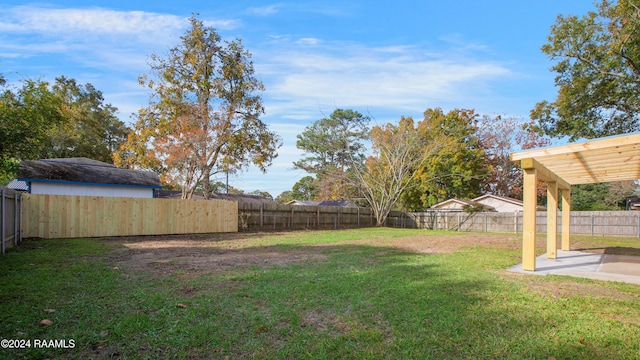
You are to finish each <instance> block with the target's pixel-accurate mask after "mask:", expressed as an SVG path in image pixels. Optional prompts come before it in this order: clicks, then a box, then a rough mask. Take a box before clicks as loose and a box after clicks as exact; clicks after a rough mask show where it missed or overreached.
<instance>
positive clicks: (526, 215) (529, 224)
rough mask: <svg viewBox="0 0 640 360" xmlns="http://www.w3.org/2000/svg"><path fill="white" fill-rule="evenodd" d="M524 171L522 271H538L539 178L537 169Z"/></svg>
mask: <svg viewBox="0 0 640 360" xmlns="http://www.w3.org/2000/svg"><path fill="white" fill-rule="evenodd" d="M523 170H524V179H523V180H524V186H523V199H522V200H523V201H522V202H523V213H522V269H523V270H528V271H535V270H536V206H537V202H538V196H537V193H536V186H537V182H538V176H537V174H536V169H535V168H529V169H523Z"/></svg>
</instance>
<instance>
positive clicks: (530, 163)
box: [520, 158, 571, 190]
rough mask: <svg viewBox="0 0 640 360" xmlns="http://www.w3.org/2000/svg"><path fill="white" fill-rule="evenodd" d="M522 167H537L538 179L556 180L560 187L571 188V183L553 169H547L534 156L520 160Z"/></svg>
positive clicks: (545, 180)
mask: <svg viewBox="0 0 640 360" xmlns="http://www.w3.org/2000/svg"><path fill="white" fill-rule="evenodd" d="M520 167H522V168H523V169H535V170H536V173H537V174H538V179H539V180H542V181H544V182H555V183H557V184H558V189H563V190H564V189H567V190H571V184H569V183H568V182H567V181H565V180H564V179H562V178H561V177H559V176H558V175H556V174H555V173H554V172H553V171H551V170H549V169H547V168H546V167H545V166H544V165H542V164H541V163H540V162H539V161H538V160H536V159H534V158H526V159H522V160H520Z"/></svg>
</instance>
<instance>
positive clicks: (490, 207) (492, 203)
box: [429, 194, 546, 211]
mask: <svg viewBox="0 0 640 360" xmlns="http://www.w3.org/2000/svg"><path fill="white" fill-rule="evenodd" d="M503 204H509V207H511V208H513V207H517V208H520V209H519V210H518V211H521V209H522V200H518V199H514V198H510V197H506V196H498V195H492V194H485V195H482V196H478V197H477V198H475V199H471V200H461V199H456V198H452V199H449V200H445V201H443V202H439V203H437V204H435V205H432V206H431V207H430V208H429V209H432V210H440V211H463V210H464V207H465V206H474V205H475V206H482V207H483V208H484V211H503V210H499V209H501V208H504V207H505V206H504V205H503ZM538 210H539V211H544V210H546V208H545V207H544V206H538Z"/></svg>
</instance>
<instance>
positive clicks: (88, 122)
mask: <svg viewBox="0 0 640 360" xmlns="http://www.w3.org/2000/svg"><path fill="white" fill-rule="evenodd" d="M116 113H117V109H116V108H115V107H113V106H111V105H110V104H105V103H104V98H103V97H102V93H101V92H100V91H98V90H97V89H95V88H94V87H93V86H92V85H91V84H86V85H81V84H78V83H77V82H76V81H75V80H74V79H69V78H66V77H64V76H61V77H58V78H56V79H55V82H54V83H53V85H50V84H49V83H48V82H46V81H41V80H30V79H26V80H23V81H22V87H20V88H17V89H15V90H13V89H4V91H2V93H1V94H0V138H1V139H2V141H0V159H1V160H2V164H10V163H12V164H14V165H15V162H19V161H21V160H32V159H41V158H59V157H88V158H91V159H94V160H100V161H104V162H108V163H110V162H112V157H111V155H112V152H113V151H114V149H115V148H117V147H118V146H119V145H120V144H121V143H122V142H123V141H124V138H125V136H126V133H127V130H128V129H127V127H126V125H125V124H124V123H123V122H122V121H120V120H118V118H117V117H116ZM14 168H15V166H14Z"/></svg>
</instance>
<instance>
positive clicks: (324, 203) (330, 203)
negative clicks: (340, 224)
mask: <svg viewBox="0 0 640 360" xmlns="http://www.w3.org/2000/svg"><path fill="white" fill-rule="evenodd" d="M318 206H339V207H358V205H357V204H356V203H354V202H353V201H351V200H325V201H321V202H320V203H319V204H318Z"/></svg>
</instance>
